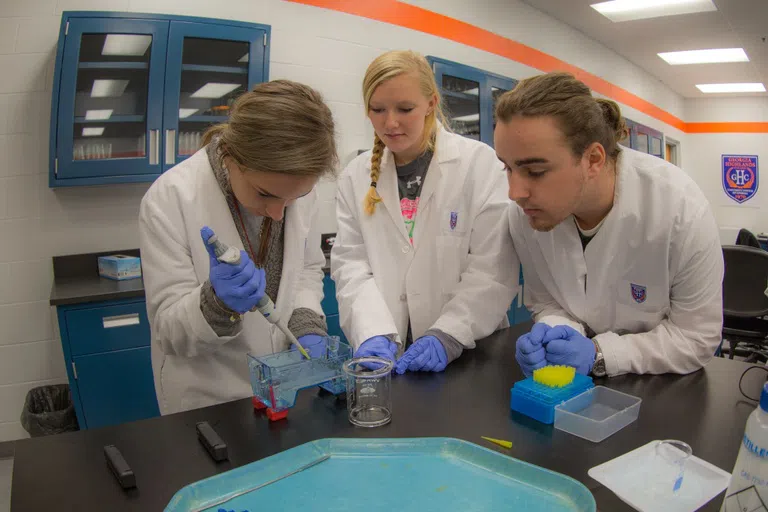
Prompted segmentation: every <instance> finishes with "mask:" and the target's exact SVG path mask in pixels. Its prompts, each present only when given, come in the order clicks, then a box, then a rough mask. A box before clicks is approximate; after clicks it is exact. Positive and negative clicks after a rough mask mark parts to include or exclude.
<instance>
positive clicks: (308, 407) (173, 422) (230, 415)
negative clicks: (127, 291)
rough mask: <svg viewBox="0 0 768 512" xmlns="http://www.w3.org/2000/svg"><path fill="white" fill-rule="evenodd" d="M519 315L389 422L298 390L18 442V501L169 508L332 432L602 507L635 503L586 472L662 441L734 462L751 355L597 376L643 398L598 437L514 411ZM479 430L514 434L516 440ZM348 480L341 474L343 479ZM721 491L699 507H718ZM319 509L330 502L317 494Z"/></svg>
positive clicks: (411, 385)
mask: <svg viewBox="0 0 768 512" xmlns="http://www.w3.org/2000/svg"><path fill="white" fill-rule="evenodd" d="M529 328H530V324H521V325H517V326H514V327H512V328H510V329H506V330H504V331H501V332H499V333H496V334H494V335H492V336H490V337H489V338H487V339H485V340H481V341H479V342H478V348H477V349H475V350H471V351H467V352H465V353H464V354H463V355H462V357H461V358H460V359H458V360H457V361H455V362H454V363H452V364H451V365H450V366H449V367H448V368H447V369H446V371H445V372H443V373H439V374H431V373H413V374H407V375H405V376H395V377H393V382H392V400H393V416H392V423H391V424H389V425H386V426H384V427H380V428H376V429H362V428H355V427H353V426H352V425H351V424H350V423H349V422H348V420H347V411H346V408H345V406H344V404H343V403H340V402H338V401H337V400H336V399H335V398H334V397H332V396H321V395H318V393H317V392H316V391H315V390H313V389H310V390H304V391H302V392H300V393H299V396H298V399H297V402H296V406H295V407H294V408H293V409H291V411H290V413H289V415H288V419H287V420H283V421H280V422H276V423H270V422H269V421H268V420H267V418H266V416H265V415H264V413H263V412H254V410H253V407H252V405H251V401H250V399H243V400H239V401H235V402H230V403H226V404H221V405H217V406H213V407H208V408H204V409H198V410H194V411H188V412H184V413H180V414H174V415H170V416H165V417H161V418H154V419H150V420H144V421H139V422H135V423H129V424H125V425H120V426H116V427H107V428H102V429H95V430H89V431H83V432H74V433H70V434H62V435H59V436H53V437H43V438H38V439H29V440H23V441H19V442H17V444H16V453H15V459H14V467H13V484H12V486H13V487H12V491H11V510H12V511H13V512H16V511H19V512H22V511H28V510H62V509H64V510H77V511H79V512H84V511H102V510H110V511H115V512H117V511H128V510H131V511H141V512H145V511H148V510H152V511H155V510H162V509H163V508H164V507H165V506H166V505H167V504H168V502H169V501H170V499H171V497H172V496H173V495H174V493H176V491H178V490H179V489H181V488H182V487H184V486H185V485H187V484H190V483H192V482H195V481H198V480H200V479H203V478H206V477H209V476H212V475H215V474H217V473H222V472H225V471H227V470H229V469H232V468H234V467H238V466H241V465H243V464H248V463H250V462H253V461H255V460H258V459H261V458H264V457H267V456H269V455H272V454H275V453H278V452H280V451H282V450H286V449H288V448H291V447H294V446H297V445H299V444H302V443H306V442H308V441H312V440H315V439H321V438H327V437H364V438H385V437H435V436H437V437H443V436H444V437H455V438H459V439H465V440H467V441H471V442H474V443H478V444H481V445H483V446H488V447H490V448H491V449H495V450H497V451H499V452H501V453H505V454H509V455H511V456H513V457H516V458H519V459H521V460H524V461H527V462H531V463H533V464H537V465H539V466H542V467H545V468H548V469H551V470H554V471H558V472H560V473H564V474H566V475H569V476H572V477H574V478H576V479H577V480H579V481H581V482H583V483H584V484H585V485H586V486H587V487H588V488H589V489H590V490H591V491H592V493H593V494H594V496H595V499H596V501H597V504H598V509H599V510H601V511H604V512H606V511H610V512H614V511H617V512H621V511H630V510H631V508H630V507H628V506H627V505H625V504H624V503H623V502H621V501H620V500H619V499H618V498H617V497H616V496H615V495H614V494H613V493H612V492H611V491H609V490H607V489H606V488H604V487H602V486H601V485H600V484H599V483H597V482H596V481H595V480H592V479H591V478H590V477H588V476H587V470H588V469H589V468H591V467H593V466H596V465H598V464H601V463H603V462H606V461H608V460H610V459H613V458H615V457H617V456H619V455H621V454H623V453H626V452H628V451H630V450H633V449H634V448H637V447H639V446H641V445H644V444H646V443H647V442H649V441H652V440H654V439H681V440H683V441H686V442H687V443H689V444H690V445H691V447H692V448H693V453H694V455H696V456H698V457H700V458H702V459H704V460H706V461H708V462H711V463H712V464H714V465H716V466H718V467H720V468H723V469H725V470H726V471H730V470H731V469H732V468H733V465H734V462H735V460H736V455H737V453H738V449H739V445H740V441H741V438H742V435H743V432H744V426H745V423H746V420H747V416H748V415H749V414H750V413H751V412H752V411H753V410H754V408H755V403H753V402H749V401H747V400H745V399H744V398H743V397H742V396H741V394H740V392H739V387H738V384H739V378H740V377H741V375H742V372H743V371H744V370H745V369H747V368H748V367H749V365H746V364H744V363H739V362H734V361H730V360H726V359H719V358H716V359H714V360H713V361H712V362H711V363H710V364H709V365H708V366H707V367H706V368H705V369H704V370H701V371H698V372H696V373H694V374H691V375H687V376H678V375H658V376H652V375H649V376H635V375H625V376H621V377H615V378H612V379H598V380H596V384H598V385H606V386H609V387H611V388H613V389H617V390H620V391H623V392H625V393H630V394H633V395H636V396H639V397H641V398H642V399H643V403H642V406H641V409H640V417H639V418H638V420H637V421H636V422H634V423H633V424H631V425H629V426H627V427H626V428H624V429H623V430H621V431H619V432H618V433H616V434H615V435H613V436H612V437H609V438H608V439H606V440H604V441H603V442H602V443H599V444H594V443H591V442H589V441H586V440H583V439H580V438H577V437H574V436H572V435H570V434H566V433H565V432H561V431H559V430H555V429H554V427H553V426H552V425H544V424H541V423H538V422H536V421H534V420H531V419H529V418H527V417H524V416H521V415H519V414H517V413H511V412H510V409H509V398H510V397H509V394H510V393H509V390H510V388H511V387H512V384H513V383H514V382H516V381H517V380H520V379H521V378H522V374H521V373H520V370H519V369H518V367H517V364H516V363H515V359H514V346H515V340H516V339H517V337H518V336H519V335H520V334H522V333H523V332H525V331H526V330H527V329H529ZM764 381H765V377H764V375H763V372H758V371H754V372H750V373H748V374H747V376H746V378H745V379H744V389H745V391H746V392H747V393H748V394H751V395H752V396H756V395H758V393H759V389H760V386H761V385H762V383H763V382H764ZM202 420H207V421H209V422H210V423H211V425H213V426H214V428H215V429H216V431H217V432H218V433H219V435H220V436H221V437H222V438H223V439H224V441H225V442H226V443H227V444H228V446H229V454H230V461H226V462H223V463H219V464H217V463H215V462H213V460H212V459H211V458H210V457H209V456H208V454H207V452H206V451H205V450H204V448H203V447H202V446H201V445H200V443H199V442H198V441H197V437H196V433H195V423H196V422H198V421H202ZM480 436H489V437H495V438H500V439H508V440H511V441H513V442H514V447H513V448H512V449H511V450H508V451H507V450H505V449H503V448H498V447H495V446H494V445H489V444H487V443H485V442H484V441H483V440H482V439H480ZM107 444H115V445H116V446H117V447H118V448H119V449H120V450H121V451H122V453H123V455H124V456H125V458H126V460H127V461H128V463H129V464H130V465H131V466H132V468H133V470H134V471H135V473H136V481H137V485H138V488H136V489H133V490H130V491H123V490H122V489H121V488H120V487H119V486H118V485H117V483H116V481H115V480H114V478H113V477H112V475H111V474H110V473H109V470H108V469H107V466H106V464H105V461H104V455H103V452H102V448H103V446H104V445H107ZM340 478H342V477H340ZM721 504H722V494H721V495H720V496H719V497H717V498H715V499H714V500H713V501H711V502H710V503H709V504H708V505H707V506H705V507H704V508H703V509H701V510H706V511H717V510H719V507H720V505H721ZM317 509H318V510H321V509H322V506H321V504H318V508H317Z"/></svg>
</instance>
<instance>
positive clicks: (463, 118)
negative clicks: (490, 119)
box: [453, 114, 480, 122]
mask: <svg viewBox="0 0 768 512" xmlns="http://www.w3.org/2000/svg"><path fill="white" fill-rule="evenodd" d="M453 120H454V121H464V122H469V121H479V120H480V114H469V115H467V116H458V117H454V118H453Z"/></svg>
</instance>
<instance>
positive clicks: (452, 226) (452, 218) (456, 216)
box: [451, 212, 459, 231]
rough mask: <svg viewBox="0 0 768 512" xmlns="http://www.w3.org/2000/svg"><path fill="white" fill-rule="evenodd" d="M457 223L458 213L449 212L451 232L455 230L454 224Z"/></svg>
mask: <svg viewBox="0 0 768 512" xmlns="http://www.w3.org/2000/svg"><path fill="white" fill-rule="evenodd" d="M458 221H459V214H458V212H451V231H453V230H454V229H456V223H457V222H458Z"/></svg>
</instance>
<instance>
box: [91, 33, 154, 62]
mask: <svg viewBox="0 0 768 512" xmlns="http://www.w3.org/2000/svg"><path fill="white" fill-rule="evenodd" d="M150 44H152V36H137V35H129V34H107V37H106V39H105V40H104V48H102V49H101V54H102V55H113V56H124V57H141V56H143V55H144V54H145V53H146V52H147V48H149V45H150Z"/></svg>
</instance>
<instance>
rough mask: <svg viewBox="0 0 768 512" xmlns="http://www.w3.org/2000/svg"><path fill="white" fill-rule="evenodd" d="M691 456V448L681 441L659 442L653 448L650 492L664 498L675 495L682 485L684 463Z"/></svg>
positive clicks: (668, 440)
mask: <svg viewBox="0 0 768 512" xmlns="http://www.w3.org/2000/svg"><path fill="white" fill-rule="evenodd" d="M692 454H693V450H691V447H690V446H689V445H688V444H687V443H684V442H683V441H675V440H671V439H667V440H664V441H659V442H658V443H657V444H656V446H655V448H654V459H655V460H654V464H653V473H652V475H651V481H650V482H649V484H650V489H651V492H652V493H653V494H654V495H656V496H659V497H665V498H668V497H672V496H674V495H676V494H677V491H679V490H680V487H682V485H683V475H684V474H685V463H686V462H687V461H688V459H689V458H690V457H691V455H692Z"/></svg>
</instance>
